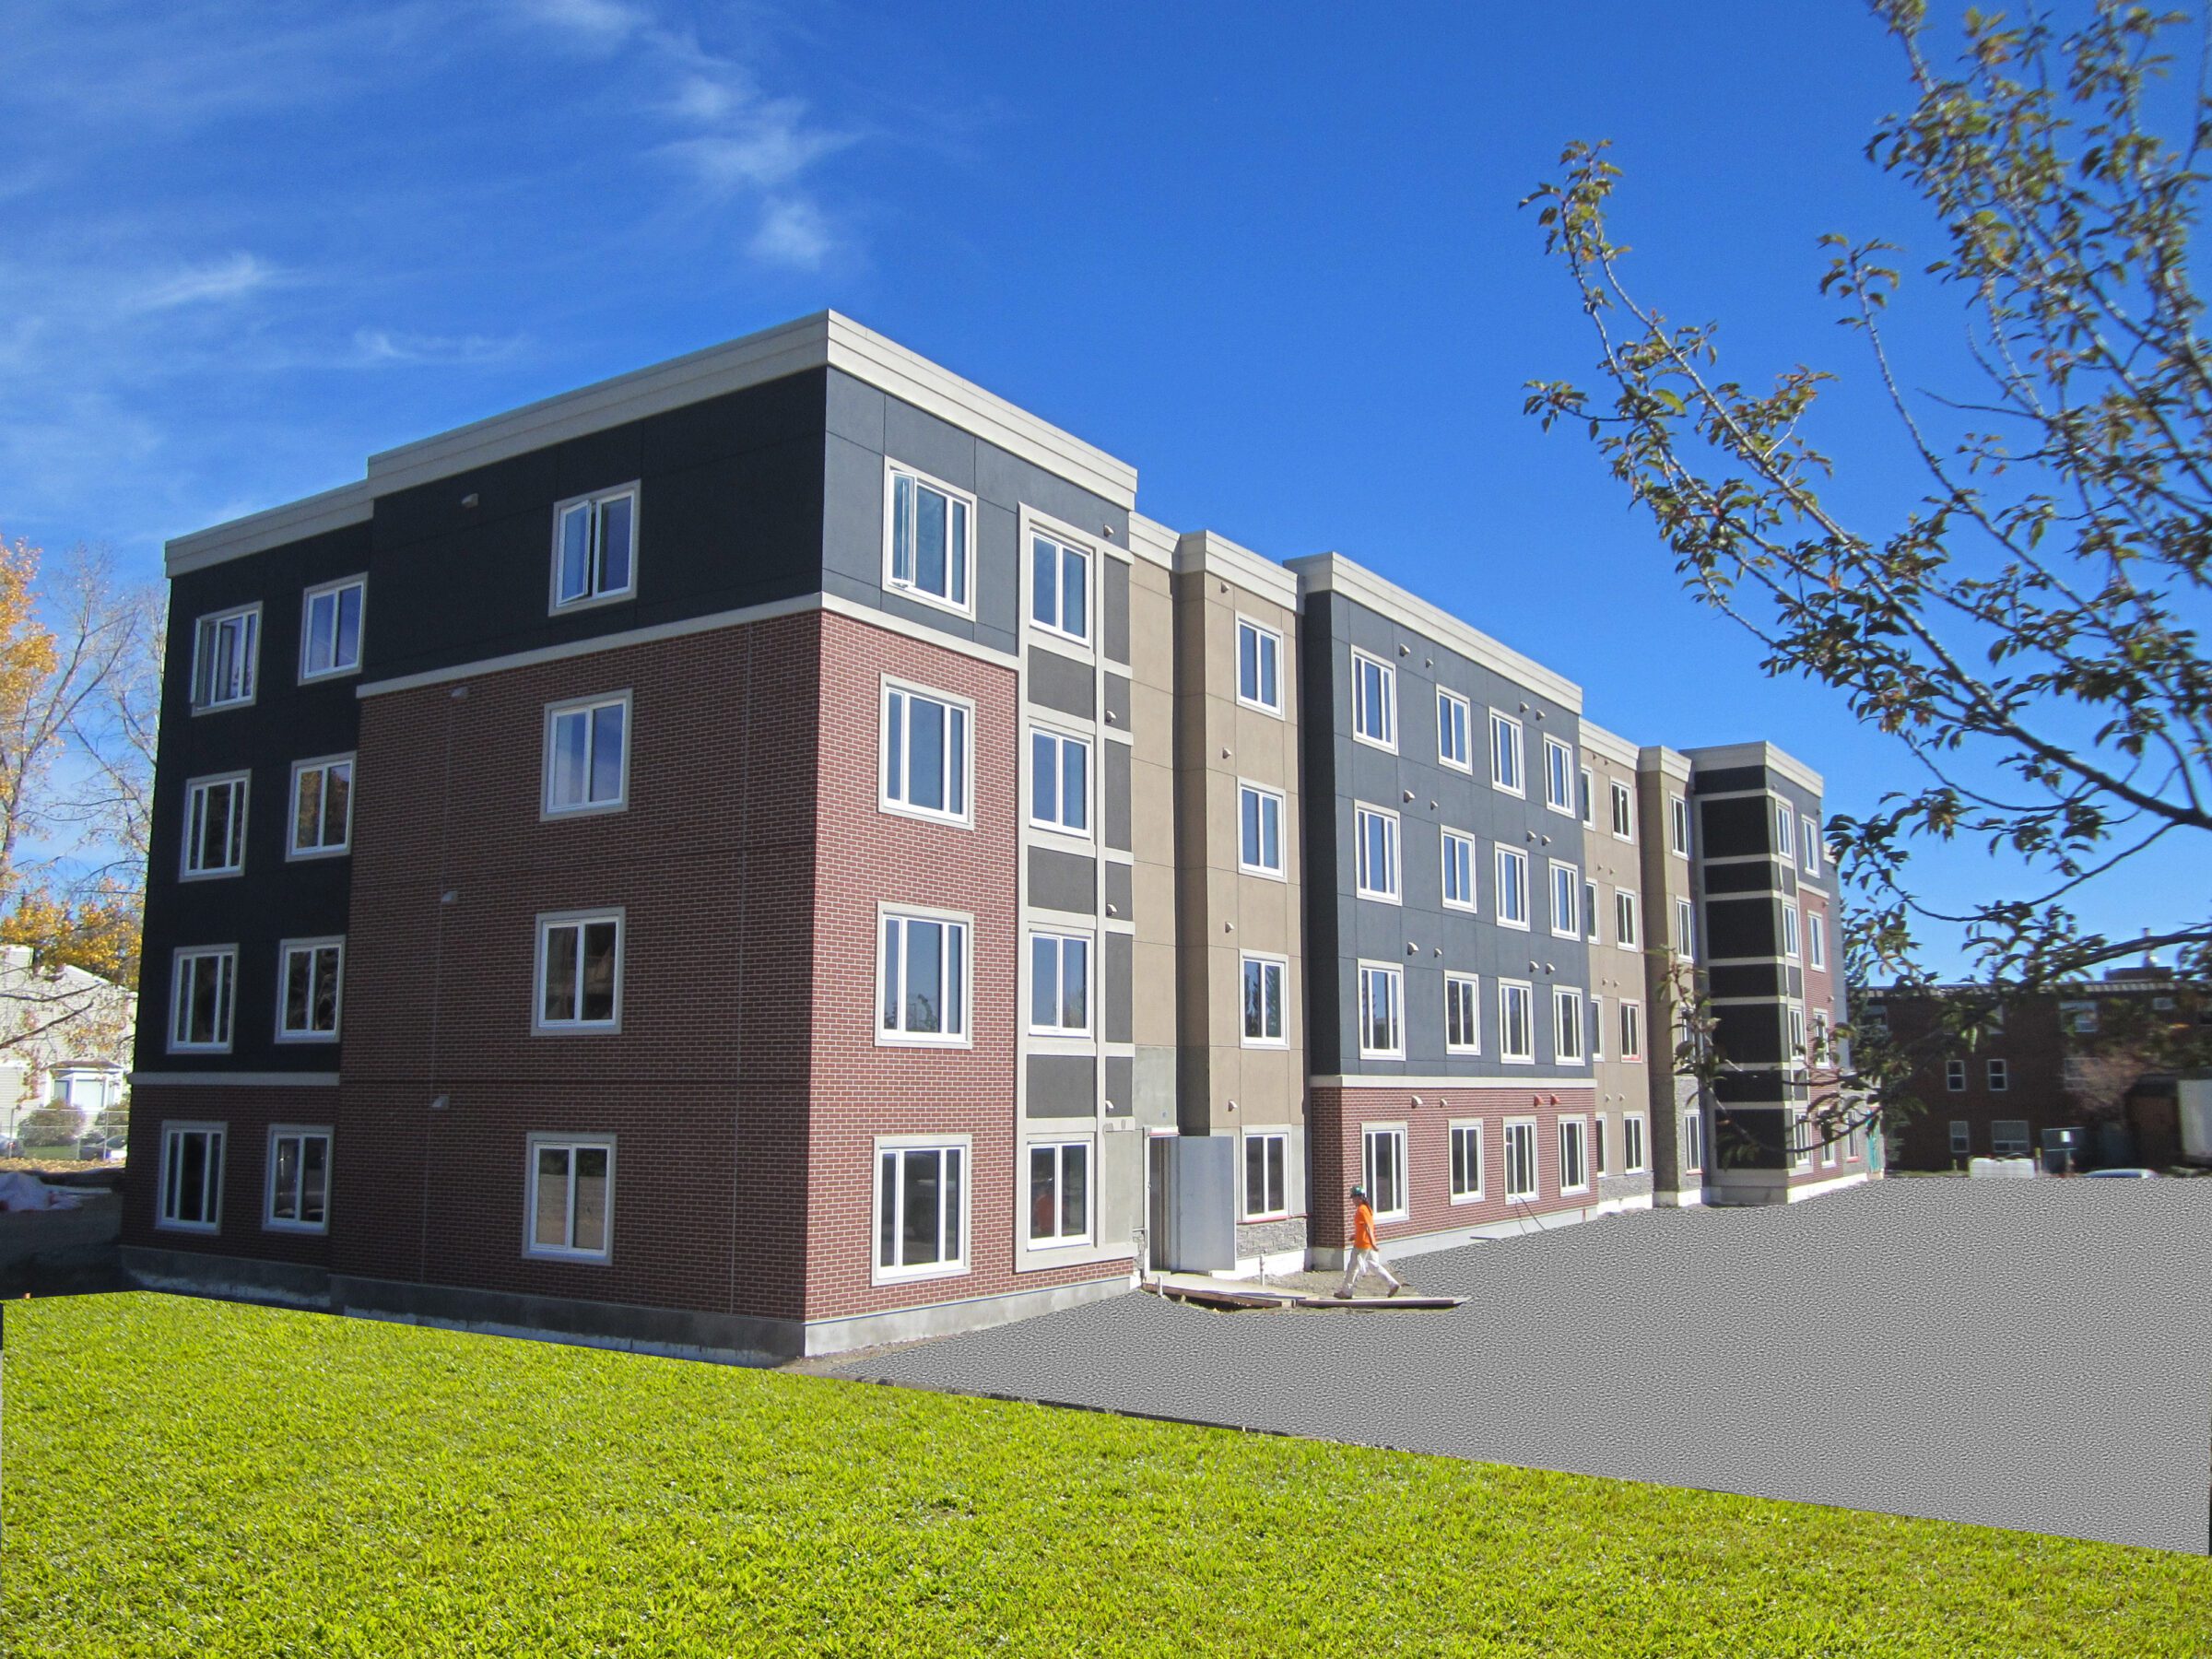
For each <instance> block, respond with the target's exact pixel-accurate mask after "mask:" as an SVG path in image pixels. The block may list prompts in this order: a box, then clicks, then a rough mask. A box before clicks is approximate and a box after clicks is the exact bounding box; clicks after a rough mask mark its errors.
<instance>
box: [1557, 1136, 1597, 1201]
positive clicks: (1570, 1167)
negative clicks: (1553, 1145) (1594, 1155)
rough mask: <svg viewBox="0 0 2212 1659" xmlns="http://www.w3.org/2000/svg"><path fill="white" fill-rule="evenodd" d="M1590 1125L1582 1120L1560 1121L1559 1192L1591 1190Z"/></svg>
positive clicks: (1584, 1191)
mask: <svg viewBox="0 0 2212 1659" xmlns="http://www.w3.org/2000/svg"><path fill="white" fill-rule="evenodd" d="M1589 1137H1590V1125H1589V1124H1586V1123H1584V1122H1583V1120H1582V1119H1581V1118H1561V1119H1560V1120H1559V1192H1560V1193H1561V1194H1568V1193H1586V1192H1588V1191H1589V1190H1590V1165H1589Z"/></svg>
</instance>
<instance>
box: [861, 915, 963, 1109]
mask: <svg viewBox="0 0 2212 1659" xmlns="http://www.w3.org/2000/svg"><path fill="white" fill-rule="evenodd" d="M893 922H898V923H900V924H905V923H908V922H924V923H934V924H937V925H939V926H943V927H948V928H958V929H959V936H958V937H957V938H955V937H954V936H953V935H949V934H948V935H944V936H943V937H942V939H941V941H940V944H939V946H938V950H937V971H938V977H939V980H940V982H943V981H944V980H945V979H946V978H947V977H948V976H949V974H950V971H951V968H952V965H953V963H954V962H956V961H957V962H958V963H959V980H960V1007H959V1016H960V1023H959V1030H957V1031H910V1030H907V1029H906V1026H905V1019H906V1001H907V999H906V996H905V989H906V987H905V985H904V984H903V983H901V984H900V999H899V1004H898V1009H899V1018H900V1024H899V1025H897V1026H893V1027H887V1026H885V1024H884V1023H883V999H884V995H885V994H886V993H887V992H888V990H889V989H890V987H889V986H888V985H887V984H886V983H885V982H884V942H885V938H886V935H888V931H889V929H890V925H891V924H892V923H893ZM898 961H899V970H900V973H901V975H903V974H904V972H905V966H906V941H905V936H904V933H903V929H902V930H901V934H900V948H899V953H898ZM875 979H876V1000H875V1001H874V1003H872V1004H871V1005H870V1006H869V1013H868V1023H869V1025H870V1026H872V1027H873V1028H874V1029H875V1032H876V1046H877V1048H971V1047H972V1046H974V1039H973V1037H972V1036H971V1031H972V1030H974V1025H975V1018H974V1010H975V918H974V917H973V916H971V915H970V914H968V913H967V912H962V911H947V910H933V909H931V908H929V907H928V906H926V905H920V904H891V903H881V904H878V905H877V907H876V974H875ZM931 1144H932V1145H935V1142H932V1143H931Z"/></svg>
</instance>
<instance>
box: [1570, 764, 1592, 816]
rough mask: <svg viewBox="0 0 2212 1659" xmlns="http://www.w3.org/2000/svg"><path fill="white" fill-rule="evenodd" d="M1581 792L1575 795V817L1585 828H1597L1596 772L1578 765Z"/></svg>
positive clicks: (1577, 771)
mask: <svg viewBox="0 0 2212 1659" xmlns="http://www.w3.org/2000/svg"><path fill="white" fill-rule="evenodd" d="M1576 773H1577V776H1578V777H1579V779H1580V785H1579V787H1580V789H1581V793H1580V794H1578V795H1576V797H1575V803H1574V805H1575V817H1576V818H1578V819H1580V820H1581V822H1582V826H1583V829H1585V830H1594V829H1596V828H1597V774H1596V773H1595V772H1594V771H1591V770H1590V769H1589V768H1588V767H1586V766H1583V767H1578V768H1577V769H1576Z"/></svg>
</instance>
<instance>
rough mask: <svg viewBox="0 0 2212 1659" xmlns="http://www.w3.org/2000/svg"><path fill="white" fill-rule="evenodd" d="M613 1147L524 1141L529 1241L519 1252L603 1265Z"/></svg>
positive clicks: (608, 1243)
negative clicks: (527, 1143)
mask: <svg viewBox="0 0 2212 1659" xmlns="http://www.w3.org/2000/svg"><path fill="white" fill-rule="evenodd" d="M614 1198H615V1143H614V1142H613V1141H612V1140H572V1139H569V1138H567V1137H565V1136H564V1137H556V1136H553V1135H532V1136H531V1137H530V1200H529V1201H530V1243H529V1247H528V1250H527V1251H526V1252H525V1253H527V1254H530V1255H541V1256H581V1257H583V1258H585V1259H587V1260H593V1261H605V1260H606V1257H607V1255H608V1253H610V1251H611V1249H612V1234H613V1230H614V1229H613V1223H614V1209H615V1204H614Z"/></svg>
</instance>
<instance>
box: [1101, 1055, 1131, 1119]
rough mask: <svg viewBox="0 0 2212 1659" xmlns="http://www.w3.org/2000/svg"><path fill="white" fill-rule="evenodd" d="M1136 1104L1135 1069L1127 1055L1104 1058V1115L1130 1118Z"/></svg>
mask: <svg viewBox="0 0 2212 1659" xmlns="http://www.w3.org/2000/svg"><path fill="white" fill-rule="evenodd" d="M1135 1103H1136V1068H1135V1064H1134V1062H1133V1060H1132V1059H1131V1057H1130V1056H1129V1055H1127V1054H1109V1055H1107V1056H1106V1115H1107V1116H1108V1117H1131V1116H1134V1115H1135V1112H1134V1110H1133V1109H1134V1108H1135Z"/></svg>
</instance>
